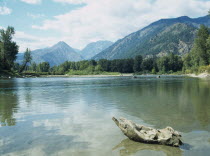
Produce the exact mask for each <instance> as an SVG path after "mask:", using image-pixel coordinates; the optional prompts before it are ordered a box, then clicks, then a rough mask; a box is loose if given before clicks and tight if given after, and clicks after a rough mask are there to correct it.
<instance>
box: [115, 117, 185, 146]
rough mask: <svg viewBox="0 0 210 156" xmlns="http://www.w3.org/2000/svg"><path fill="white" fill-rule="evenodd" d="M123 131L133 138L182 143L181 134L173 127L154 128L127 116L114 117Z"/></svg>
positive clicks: (169, 144) (157, 142)
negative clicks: (133, 120) (126, 117)
mask: <svg viewBox="0 0 210 156" xmlns="http://www.w3.org/2000/svg"><path fill="white" fill-rule="evenodd" d="M112 120H113V121H114V122H115V123H116V125H117V126H118V127H119V128H120V129H121V131H122V132H123V133H124V134H125V135H126V136H127V137H128V138H129V139H131V140H134V141H137V142H142V143H150V144H162V145H168V146H175V147H179V146H180V145H182V141H181V135H180V134H179V133H178V132H177V131H175V130H174V129H173V128H171V127H166V128H164V129H160V130H159V129H154V128H150V127H146V126H143V125H139V124H136V123H134V122H132V121H130V120H127V119H125V118H120V119H119V121H118V120H117V119H116V118H114V117H113V118H112Z"/></svg>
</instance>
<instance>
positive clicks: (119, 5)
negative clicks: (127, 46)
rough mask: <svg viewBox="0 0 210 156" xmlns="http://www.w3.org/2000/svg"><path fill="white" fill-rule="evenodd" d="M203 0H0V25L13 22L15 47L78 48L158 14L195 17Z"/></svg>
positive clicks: (209, 5) (207, 4) (205, 5)
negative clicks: (60, 45) (57, 45)
mask: <svg viewBox="0 0 210 156" xmlns="http://www.w3.org/2000/svg"><path fill="white" fill-rule="evenodd" d="M209 9H210V1H208V0H0V27H2V28H6V27H7V26H8V25H10V26H14V27H15V30H16V35H15V38H14V39H15V41H16V42H17V43H18V44H19V45H20V51H23V50H24V49H25V48H26V47H29V48H31V49H32V50H34V49H37V48H43V47H48V46H51V45H53V44H55V43H56V42H58V41H65V42H67V43H68V44H69V45H70V46H72V47H74V48H79V49H81V48H83V47H84V46H85V45H86V44H88V43H90V42H94V41H97V40H110V41H116V40H117V39H119V38H122V37H124V36H125V35H128V34H129V33H132V32H134V31H137V30H139V29H141V28H143V27H144V26H146V25H148V24H150V23H151V22H153V21H156V20H158V19H161V18H173V17H178V16H184V15H186V16H190V17H199V16H204V15H206V14H207V12H208V10H209Z"/></svg>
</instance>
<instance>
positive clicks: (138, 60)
mask: <svg viewBox="0 0 210 156" xmlns="http://www.w3.org/2000/svg"><path fill="white" fill-rule="evenodd" d="M142 60H143V58H142V56H141V55H138V56H136V57H135V58H134V65H133V71H134V72H140V71H142V68H141V63H142Z"/></svg>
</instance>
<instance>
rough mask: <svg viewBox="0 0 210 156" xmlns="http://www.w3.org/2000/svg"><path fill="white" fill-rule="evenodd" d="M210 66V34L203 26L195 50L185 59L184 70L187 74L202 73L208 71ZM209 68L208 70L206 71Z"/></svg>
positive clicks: (196, 40)
mask: <svg viewBox="0 0 210 156" xmlns="http://www.w3.org/2000/svg"><path fill="white" fill-rule="evenodd" d="M209 64H210V33H209V29H208V28H207V27H206V26H204V25H201V26H200V29H199V30H198V32H197V36H196V38H195V41H194V44H193V48H192V50H191V51H190V53H189V54H187V55H186V56H185V57H184V58H183V70H184V71H185V73H189V72H195V73H200V72H204V71H208V68H207V67H208V65H209ZM205 68H207V70H204V69H205Z"/></svg>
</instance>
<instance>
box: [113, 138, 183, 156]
mask: <svg viewBox="0 0 210 156" xmlns="http://www.w3.org/2000/svg"><path fill="white" fill-rule="evenodd" d="M112 150H119V153H120V156H131V155H134V154H136V153H138V152H140V151H143V150H151V151H154V152H157V151H162V152H164V154H165V155H167V156H181V155H182V150H181V149H180V148H177V147H170V146H164V145H155V144H144V143H139V142H134V141H132V140H130V139H124V140H123V141H121V142H120V143H119V144H118V145H116V146H115V147H114V148H113V149H112Z"/></svg>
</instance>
